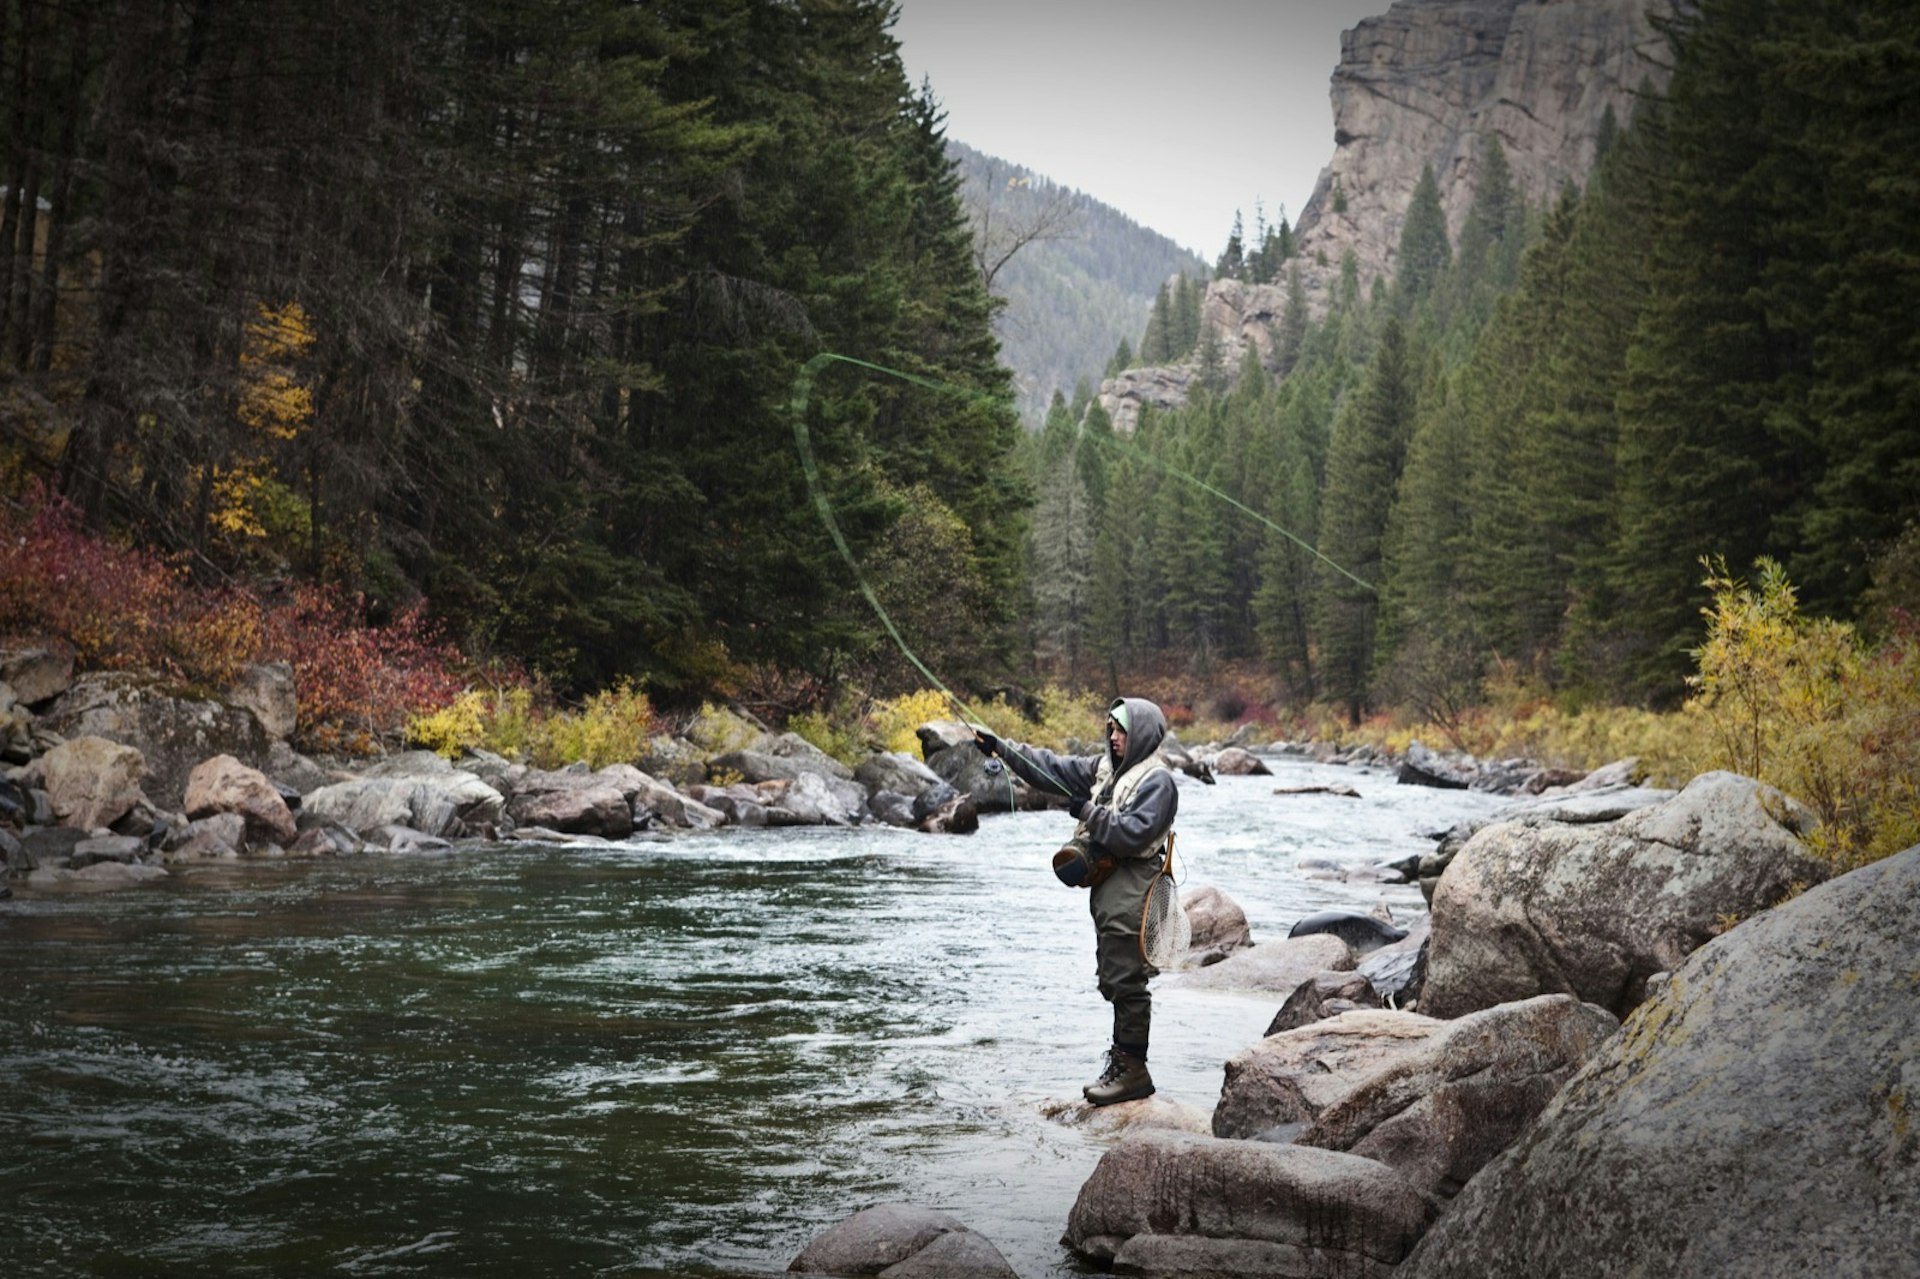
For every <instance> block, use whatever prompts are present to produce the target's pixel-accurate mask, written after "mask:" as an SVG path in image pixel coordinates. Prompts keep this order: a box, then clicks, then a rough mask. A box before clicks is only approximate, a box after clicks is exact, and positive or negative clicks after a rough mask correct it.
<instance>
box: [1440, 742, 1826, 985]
mask: <svg viewBox="0 0 1920 1279" xmlns="http://www.w3.org/2000/svg"><path fill="white" fill-rule="evenodd" d="M1812 825H1813V819H1812V817H1811V815H1810V814H1808V813H1807V811H1806V810H1805V809H1803V808H1802V807H1800V805H1798V804H1796V803H1794V802H1793V801H1792V800H1790V799H1788V798H1787V797H1786V796H1784V795H1782V794H1781V793H1780V792H1779V791H1777V790H1775V789H1773V788H1772V787H1771V786H1766V785H1763V784H1761V783H1759V782H1756V781H1753V780H1752V779H1750V778H1746V777H1740V776H1737V775H1735V774H1733V773H1703V774H1701V775H1700V776H1699V777H1696V778H1694V779H1693V781H1692V782H1690V783H1688V785H1687V787H1686V789H1685V790H1683V791H1681V792H1680V794H1678V795H1676V796H1674V797H1673V798H1672V799H1670V800H1668V801H1667V802H1666V803H1663V804H1657V805H1655V806H1653V807H1651V808H1643V809H1640V810H1638V811H1636V812H1633V813H1630V814H1628V815H1627V816H1625V817H1623V818H1621V819H1620V820H1619V821H1617V822H1612V823H1607V824H1602V825H1587V826H1567V825H1560V824H1557V823H1546V824H1541V825H1534V824H1531V823H1504V824H1502V825H1499V826H1490V827H1488V828H1487V829H1486V830H1483V831H1481V832H1480V833H1479V834H1478V835H1475V836H1474V837H1473V838H1472V839H1471V840H1469V841H1468V842H1467V845H1466V847H1464V848H1463V849H1461V850H1460V854H1459V856H1458V857H1456V858H1455V859H1454V860H1453V864H1452V865H1451V866H1449V867H1448V868H1447V872H1446V874H1445V875H1443V876H1442V877H1441V879H1440V883H1439V886H1438V887H1437V888H1436V889H1435V890H1434V894H1433V941H1432V948H1431V951H1430V955H1429V961H1428V971H1427V980H1426V987H1425V990H1424V991H1423V992H1422V994H1421V996H1420V1008H1421V1011H1422V1012H1425V1013H1429V1014H1431V1015H1433V1016H1435V1017H1458V1016H1460V1015H1461V1014H1463V1013H1468V1012H1472V1011H1474V1010H1475V1009H1480V1008H1491V1007H1493V1006H1494V1005H1495V1004H1503V1003H1509V1002H1512V1001H1514V1000H1520V999H1529V998H1531V997H1533V996H1534V995H1540V994H1548V993H1555V992H1565V993H1568V994H1572V995H1575V996H1577V997H1578V998H1580V999H1582V1000H1584V1001H1586V1002H1588V1003H1594V1004H1599V1005H1600V1006H1601V1007H1602V1008H1606V1009H1608V1010H1609V1011H1611V1012H1612V1013H1614V1015H1616V1016H1622V1017H1624V1016H1625V1015H1626V1014H1627V1013H1629V1012H1631V1011H1632V1010H1633V1008H1634V1006H1635V1005H1636V1004H1638V1003H1639V1002H1640V1001H1641V999H1643V998H1644V997H1645V995H1646V987H1647V980H1648V978H1650V977H1652V976H1653V975H1654V974H1655V973H1660V972H1670V971H1672V970H1673V969H1674V968H1677V967H1678V966H1679V965H1680V963H1681V962H1682V961H1683V960H1685V959H1686V957H1687V956H1688V955H1689V954H1691V953H1692V952H1693V951H1694V950H1695V949H1697V948H1698V947H1700V946H1701V945H1702V944H1704V943H1705V942H1707V941H1708V940H1710V939H1711V938H1712V937H1713V936H1714V935H1715V934H1716V933H1717V932H1719V931H1720V930H1721V929H1722V928H1724V927H1725V925H1726V921H1727V920H1728V919H1730V918H1738V917H1745V916H1748V915H1751V914H1753V913H1755V912H1756V911H1761V910H1765V909H1766V908H1767V907H1769V906H1772V905H1774V904H1775V903H1777V902H1779V901H1780V900H1781V899H1782V898H1784V897H1786V896H1787V895H1788V893H1789V892H1791V891H1792V890H1793V889H1794V887H1795V886H1796V885H1799V886H1802V887H1804V886H1805V885H1807V884H1815V883H1818V882H1820V880H1821V879H1823V878H1825V875H1826V871H1825V867H1824V865H1823V863H1821V862H1819V861H1818V860H1816V859H1815V858H1813V857H1812V856H1810V855H1809V854H1808V853H1807V851H1806V848H1805V847H1804V846H1803V845H1802V844H1801V842H1800V839H1799V836H1800V835H1802V834H1804V833H1806V832H1807V831H1809V830H1810V829H1811V828H1812Z"/></svg>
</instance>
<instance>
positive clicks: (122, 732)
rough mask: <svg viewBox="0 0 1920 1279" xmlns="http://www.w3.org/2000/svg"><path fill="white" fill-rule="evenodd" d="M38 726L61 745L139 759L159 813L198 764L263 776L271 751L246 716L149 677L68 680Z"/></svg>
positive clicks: (173, 804) (179, 795)
mask: <svg viewBox="0 0 1920 1279" xmlns="http://www.w3.org/2000/svg"><path fill="white" fill-rule="evenodd" d="M43 721H44V723H45V725H46V726H47V727H48V728H51V729H52V730H53V731H55V732H57V733H59V734H60V735H61V736H63V737H81V736H94V737H105V738H108V739H109V740H112V741H116V742H119V743H121V744H122V745H125V746H131V747H133V748H134V749H135V750H137V751H139V752H140V754H141V756H142V757H143V758H144V759H145V760H146V765H147V776H146V780H145V781H144V782H143V783H142V785H143V788H144V789H145V791H146V793H147V796H148V797H149V798H151V799H152V800H153V801H154V802H155V803H157V804H159V805H161V806H162V807H163V808H178V807H179V806H180V804H181V802H182V800H184V799H185V797H186V790H187V775H188V774H189V773H191V772H192V771H193V769H194V766H195V765H196V764H199V763H200V762H201V761H202V760H205V759H211V758H212V757H213V756H215V755H231V756H233V757H234V758H235V759H237V760H239V761H240V762H241V763H243V764H246V765H247V766H248V767H250V768H261V769H264V768H265V767H266V765H267V761H268V758H269V757H270V755H271V753H272V751H271V748H272V745H273V739H272V738H271V737H270V736H269V735H268V733H267V731H266V729H264V728H263V727H261V725H260V721H259V720H258V719H257V718H255V717H254V714H253V712H251V711H249V710H246V709H244V708H242V707H238V706H229V705H227V704H226V703H225V702H216V701H209V700H205V699H201V698H194V697H183V696H179V695H177V694H176V693H174V692H171V691H169V690H168V689H167V688H166V687H165V686H164V685H162V684H161V683H160V682H159V681H157V680H155V679H152V678H150V677H143V676H139V675H127V674H120V673H117V672H116V673H104V674H103V673H93V674H87V675H82V676H80V677H79V678H77V679H75V680H74V682H73V686H72V687H71V688H69V689H68V690H67V691H66V692H64V693H62V694H61V695H60V697H59V699H58V700H57V701H55V702H54V704H53V706H52V707H51V708H50V709H49V710H48V712H47V714H46V715H45V716H44V717H43Z"/></svg>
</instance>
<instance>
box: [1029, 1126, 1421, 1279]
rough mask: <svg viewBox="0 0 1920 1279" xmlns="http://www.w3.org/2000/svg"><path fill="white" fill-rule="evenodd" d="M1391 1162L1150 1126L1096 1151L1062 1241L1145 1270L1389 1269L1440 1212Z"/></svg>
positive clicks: (1380, 1273)
mask: <svg viewBox="0 0 1920 1279" xmlns="http://www.w3.org/2000/svg"><path fill="white" fill-rule="evenodd" d="M1432 1212H1433V1210H1432V1208H1431V1207H1430V1206H1429V1204H1428V1202H1427V1200H1426V1198H1425V1197H1424V1196H1423V1195H1421V1194H1420V1192H1419V1191H1418V1190H1416V1189H1414V1187H1413V1186H1411V1185H1409V1184H1408V1183H1407V1181H1406V1180H1405V1178H1403V1177H1401V1176H1400V1174H1399V1173H1397V1172H1395V1171H1394V1170H1393V1169H1391V1168H1388V1167H1387V1166H1386V1165H1385V1164H1381V1163H1376V1162H1375V1161H1373V1160H1371V1159H1362V1158H1360V1157H1358V1156H1356V1155H1347V1154H1340V1153H1337V1152H1335V1151H1331V1150H1319V1149H1315V1148H1314V1147H1311V1146H1284V1145H1274V1144H1270V1143H1267V1142H1257V1141H1226V1140H1222V1139H1220V1138H1216V1137H1201V1136H1194V1135H1192V1134H1188V1133H1173V1132H1142V1133H1139V1134H1137V1135H1134V1136H1131V1137H1128V1138H1127V1139H1126V1140H1124V1141H1122V1142H1121V1143H1120V1144H1118V1145H1116V1146H1114V1147H1113V1148H1112V1149H1111V1150H1109V1151H1107V1153H1106V1154H1104V1155H1102V1156H1101V1158H1100V1163H1099V1165H1098V1166H1097V1167H1096V1168H1095V1169H1094V1171H1093V1176H1091V1177H1090V1178H1088V1179H1087V1182H1086V1184H1085V1185H1083V1186H1082V1187H1081V1188H1080V1195H1079V1198H1078V1199H1076V1200H1075V1201H1074V1205H1073V1211H1072V1212H1071V1213H1070V1214H1069V1216H1068V1218H1067V1233H1066V1238H1065V1242H1066V1244H1067V1246H1068V1247H1070V1248H1072V1249H1073V1250H1074V1251H1075V1252H1077V1253H1079V1254H1081V1255H1082V1256H1084V1257H1088V1258H1091V1259H1093V1260H1094V1261H1097V1262H1100V1263H1103V1264H1110V1265H1111V1266H1112V1267H1113V1268H1114V1269H1115V1270H1121V1271H1125V1272H1127V1273H1134V1274H1144V1275H1148V1276H1156V1275H1164V1276H1170V1277H1171V1276H1178V1275H1201V1274H1231V1275H1246V1276H1261V1275H1271V1276H1276V1277H1278V1276H1297V1275H1353V1276H1376V1277H1378V1279H1385V1277H1386V1276H1388V1275H1390V1274H1392V1267H1393V1265H1394V1264H1395V1263H1397V1262H1398V1261H1399V1260H1400V1259H1401V1258H1403V1257H1404V1256H1406V1255H1407V1253H1408V1251H1409V1250H1410V1249H1412V1247H1413V1245H1414V1243H1415V1241H1416V1240H1418V1239H1419V1238H1420V1235H1421V1233H1422V1232H1423V1231H1424V1230H1425V1229H1426V1227H1427V1223H1428V1222H1429V1221H1430V1220H1431V1218H1432Z"/></svg>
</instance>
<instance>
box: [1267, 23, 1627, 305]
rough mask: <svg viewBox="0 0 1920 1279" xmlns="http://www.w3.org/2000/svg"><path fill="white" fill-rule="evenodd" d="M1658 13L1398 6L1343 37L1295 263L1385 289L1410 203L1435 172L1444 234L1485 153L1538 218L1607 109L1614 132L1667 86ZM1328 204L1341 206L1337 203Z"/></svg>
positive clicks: (1587, 154) (1467, 196) (1583, 165)
mask: <svg viewBox="0 0 1920 1279" xmlns="http://www.w3.org/2000/svg"><path fill="white" fill-rule="evenodd" d="M1660 7H1664V6H1663V5H1660V4H1659V0H1655V3H1654V4H1651V5H1650V4H1649V3H1648V0H1399V2H1398V3H1396V4H1395V5H1394V6H1393V7H1392V8H1391V9H1389V10H1387V12H1385V13H1383V14H1379V15H1377V16H1375V17H1371V18H1363V19H1362V20H1361V21H1360V22H1359V23H1358V24H1356V25H1355V26H1354V28H1353V29H1352V30H1351V31H1348V32H1346V33H1345V34H1344V35H1343V36H1342V37H1341V42H1340V63H1339V65H1338V66H1337V67H1335V68H1334V72H1333V84H1332V97H1333V122H1334V134H1333V138H1334V152H1333V159H1332V160H1330V161H1329V162H1328V164H1327V167H1326V168H1325V169H1324V170H1322V171H1321V174H1320V180H1319V181H1318V182H1317V183H1316V184H1315V185H1314V190H1313V195H1312V196H1311V197H1310V198H1309V199H1308V201H1307V204H1306V207H1305V208H1304V209H1302V210H1301V212H1300V218H1299V222H1298V225H1297V226H1296V228H1295V231H1296V234H1297V235H1298V237H1299V242H1300V250H1301V256H1302V258H1303V259H1305V260H1306V261H1309V262H1317V261H1318V259H1319V258H1321V257H1324V258H1325V259H1326V261H1327V262H1328V263H1330V264H1332V266H1333V267H1335V268H1337V267H1338V265H1339V263H1340V260H1341V258H1342V256H1343V255H1344V254H1346V253H1347V252H1348V251H1349V250H1351V251H1352V253H1353V255H1354V257H1355V258H1356V259H1357V261H1358V263H1359V267H1360V285H1361V289H1362V291H1363V296H1364V290H1365V289H1366V288H1367V287H1368V285H1369V282H1370V281H1371V280H1372V278H1373V277H1374V276H1389V277H1390V276H1391V274H1392V272H1393V270H1394V267H1395V265H1396V263H1395V254H1396V253H1397V251H1398V249H1399V244H1400V228H1401V225H1402V224H1403V223H1404V222H1405V220H1406V212H1407V206H1408V204H1409V203H1410V201H1411V200H1412V198H1413V189H1414V187H1415V186H1416V185H1417V184H1418V183H1419V181H1420V173H1421V170H1422V169H1423V168H1424V167H1426V166H1427V165H1432V166H1433V171H1434V176H1435V177H1436V178H1437V179H1438V180H1439V184H1440V195H1441V205H1442V207H1443V208H1444V209H1445V210H1446V214H1447V230H1448V233H1449V235H1450V236H1452V237H1455V238H1457V237H1458V235H1459V232H1460V227H1461V224H1462V223H1463V222H1465V220H1466V216H1467V209H1468V206H1469V205H1471V203H1472V202H1473V192H1474V187H1475V185H1476V183H1477V181H1478V179H1479V176H1480V173H1481V166H1482V164H1483V163H1484V155H1485V150H1484V148H1485V144H1486V140H1488V139H1492V138H1498V139H1499V140H1500V144H1501V146H1502V148H1503V149H1504V150H1505V151H1506V155H1507V162H1508V164H1509V166H1510V167H1511V168H1512V170H1513V181H1514V185H1515V186H1516V187H1517V188H1518V190H1519V192H1520V194H1521V195H1522V196H1524V197H1525V198H1526V199H1527V200H1528V201H1530V202H1532V203H1534V204H1536V205H1537V204H1541V203H1544V202H1545V201H1547V200H1548V199H1550V198H1552V197H1553V196H1554V195H1555V194H1556V193H1557V192H1558V191H1559V189H1560V187H1561V185H1562V184H1563V183H1566V182H1576V183H1577V182H1582V181H1584V180H1585V179H1586V175H1587V171H1588V170H1589V169H1591V168H1592V167H1593V161H1594V157H1595V155H1596V154H1597V148H1598V144H1599V139H1600V134H1601V129H1602V127H1603V126H1602V121H1603V119H1604V117H1605V116H1606V114H1607V112H1608V110H1609V109H1611V110H1612V112H1613V115H1614V117H1615V121H1616V122H1617V123H1618V124H1619V125H1622V126H1624V125H1625V124H1626V123H1627V121H1628V120H1629V118H1630V117H1631V116H1632V113H1633V103H1634V95H1635V93H1636V91H1637V90H1638V89H1639V87H1640V86H1641V85H1642V83H1643V82H1645V83H1652V84H1654V85H1656V86H1657V85H1658V84H1661V83H1663V82H1664V79H1665V75H1664V71H1663V69H1662V63H1663V62H1664V60H1665V59H1664V58H1662V57H1661V56H1660V55H1661V54H1662V53H1663V52H1664V47H1663V45H1662V42H1661V38H1660V36H1659V34H1658V33H1657V32H1656V31H1655V30H1654V29H1653V24H1652V21H1651V19H1650V17H1649V10H1651V9H1656V8H1660ZM1336 193H1337V194H1336Z"/></svg>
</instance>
